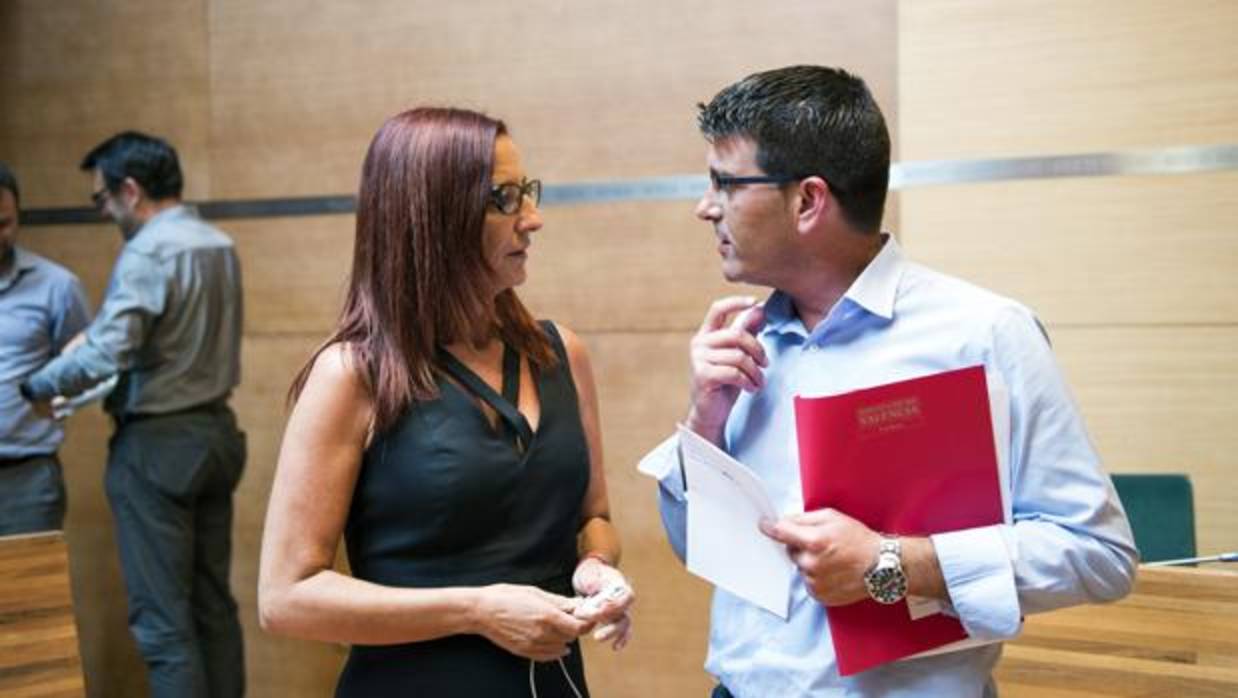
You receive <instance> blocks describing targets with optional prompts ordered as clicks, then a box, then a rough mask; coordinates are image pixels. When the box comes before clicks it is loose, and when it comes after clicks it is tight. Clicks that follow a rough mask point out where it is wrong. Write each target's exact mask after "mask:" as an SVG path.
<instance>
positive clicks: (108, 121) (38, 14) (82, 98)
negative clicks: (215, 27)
mask: <svg viewBox="0 0 1238 698" xmlns="http://www.w3.org/2000/svg"><path fill="white" fill-rule="evenodd" d="M0 12H2V13H3V15H0V16H2V17H3V19H4V21H3V23H0V26H3V27H4V29H5V31H4V34H5V40H4V41H3V42H0V94H2V95H3V98H2V99H0V103H3V105H4V107H3V108H2V109H0V160H4V161H6V162H8V163H9V165H11V166H12V167H13V168H14V169H16V170H17V172H18V174H19V176H20V177H21V184H22V196H23V203H24V204H25V206H27V207H34V206H82V205H86V204H88V203H89V201H90V190H91V184H90V179H89V176H88V175H85V174H83V173H80V172H78V169H77V166H78V163H80V162H81V160H82V156H83V155H85V154H86V152H87V151H88V150H89V149H90V148H92V147H93V146H94V145H95V144H97V143H99V142H100V141H102V140H103V139H104V138H107V137H108V136H111V135H112V134H114V133H116V132H118V131H121V130H126V129H137V130H140V131H147V132H150V133H153V134H156V135H160V136H163V137H165V138H168V139H169V140H170V141H171V142H172V143H173V144H174V145H175V146H176V147H177V150H178V151H179V153H180V157H181V165H182V167H183V168H184V169H185V180H186V188H185V194H186V196H187V197H189V198H203V197H206V196H209V195H210V191H209V189H208V186H209V184H210V178H209V176H208V171H209V161H208V152H207V151H208V140H207V139H208V136H209V132H210V129H209V128H208V119H209V118H210V108H209V102H210V95H209V92H208V72H207V71H208V63H207V24H206V0H175V1H174V2H166V1H165V0H124V1H123V2H122V1H120V0H102V1H99V2H83V1H81V0H78V1H76V2H51V3H48V2H39V0H13V1H12V2H5V3H2V5H0Z"/></svg>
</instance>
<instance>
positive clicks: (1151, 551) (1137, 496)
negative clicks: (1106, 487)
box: [1113, 473, 1196, 562]
mask: <svg viewBox="0 0 1238 698" xmlns="http://www.w3.org/2000/svg"><path fill="white" fill-rule="evenodd" d="M1113 484H1114V486H1115V487H1117V490H1118V497H1119V498H1120V499H1121V500H1122V506H1123V507H1125V508H1126V516H1127V518H1129V519H1130V522H1131V529H1132V530H1133V531H1134V533H1135V547H1137V548H1139V556H1140V557H1141V558H1142V559H1143V562H1156V561H1157V560H1175V559H1178V558H1184V557H1195V554H1196V553H1195V501H1194V497H1193V496H1192V494H1191V481H1190V479H1189V478H1187V476H1186V475H1183V474H1181V473H1165V474H1160V473H1158V474H1146V473H1137V474H1136V473H1127V474H1117V475H1114V476H1113Z"/></svg>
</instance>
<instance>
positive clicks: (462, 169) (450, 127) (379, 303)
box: [289, 107, 556, 431]
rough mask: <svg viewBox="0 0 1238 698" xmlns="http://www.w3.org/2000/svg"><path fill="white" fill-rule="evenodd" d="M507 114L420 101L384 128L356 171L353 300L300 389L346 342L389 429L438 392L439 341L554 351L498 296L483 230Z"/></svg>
mask: <svg viewBox="0 0 1238 698" xmlns="http://www.w3.org/2000/svg"><path fill="white" fill-rule="evenodd" d="M506 134H507V127H506V126H505V125H504V124H503V122H502V121H499V120H497V119H492V118H490V117H488V116H485V115H484V114H479V113H477V112H473V111H468V110H464V109H449V108H431V107H423V108H418V109H412V110H409V111H406V112H403V113H400V114H396V115H395V116H393V117H391V118H390V119H388V120H387V121H386V123H384V124H383V125H382V127H381V128H379V129H378V133H376V134H375V135H374V139H373V140H372V141H371V142H370V147H369V150H368V152H367V153H366V156H365V164H364V165H363V166H362V168H361V184H360V189H359V191H358V193H357V231H356V239H355V242H354V246H353V264H352V273H351V276H350V279H349V284H348V296H347V298H346V299H345V301H344V308H343V310H342V312H341V313H340V319H339V321H338V323H337V325H336V328H335V331H334V332H333V333H332V334H331V336H330V337H329V338H328V339H327V341H326V342H324V343H323V345H322V346H321V347H319V348H318V350H317V351H315V352H314V355H313V356H312V357H311V358H310V360H309V361H308V362H307V363H306V365H305V366H303V367H302V368H301V370H300V371H299V372H298V374H297V376H296V378H295V379H294V381H293V384H292V388H291V390H290V391H289V396H290V398H291V399H292V400H296V398H297V397H298V396H299V395H300V392H301V390H302V388H304V386H305V382H306V380H307V379H308V378H309V373H310V370H311V369H312V368H313V365H314V361H316V360H317V358H318V355H319V354H320V353H322V351H323V349H325V348H326V347H328V346H330V345H332V344H335V343H337V342H338V343H344V344H346V345H347V346H348V347H349V350H350V352H351V354H352V358H353V359H354V360H355V361H356V362H357V365H358V366H359V367H361V368H362V369H363V370H364V378H365V380H366V382H367V387H368V388H369V390H370V393H371V397H372V398H373V401H374V421H375V424H374V426H375V429H376V430H377V431H382V430H384V429H386V428H387V427H389V426H391V425H392V424H393V423H394V422H395V421H396V419H398V418H399V416H400V415H401V414H402V413H403V412H404V411H405V410H406V409H407V408H408V406H409V404H411V403H412V402H413V401H415V400H432V399H435V398H437V397H438V386H437V384H436V383H435V371H436V366H437V358H436V357H437V351H438V348H439V347H441V346H444V345H446V344H450V343H452V342H458V341H473V342H475V341H477V339H478V338H479V337H493V336H496V335H497V336H498V337H499V338H500V339H501V340H502V341H503V342H505V343H507V344H508V345H510V346H512V347H514V348H515V349H516V350H518V351H519V352H520V353H521V354H524V355H525V356H527V357H528V358H529V361H530V362H531V363H532V364H533V365H534V366H536V367H539V368H546V367H549V366H552V365H553V364H554V363H555V361H556V359H555V354H554V351H553V350H552V349H551V346H550V342H549V340H548V339H547V337H546V334H545V333H544V332H543V331H542V329H541V328H540V327H539V326H538V324H537V322H536V321H535V320H534V319H533V317H532V315H530V313H529V311H528V310H527V309H526V308H525V307H524V304H522V303H521V302H520V299H519V298H518V297H517V296H516V293H515V291H513V290H511V289H508V290H506V291H504V292H502V293H500V294H499V295H498V296H497V297H491V296H490V293H491V292H490V291H489V289H490V288H491V286H490V284H489V283H488V281H489V279H490V278H491V274H492V273H493V272H492V270H491V269H490V267H489V265H488V264H487V262H486V259H485V256H484V254H483V249H482V228H483V224H484V222H485V216H486V205H487V204H486V202H487V197H488V195H489V192H490V187H491V176H492V174H493V170H494V142H495V140H496V139H497V138H498V137H499V136H502V135H506Z"/></svg>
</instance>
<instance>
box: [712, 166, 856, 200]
mask: <svg viewBox="0 0 1238 698" xmlns="http://www.w3.org/2000/svg"><path fill="white" fill-rule="evenodd" d="M814 176H815V177H821V175H810V174H808V175H745V176H742V177H733V176H731V175H724V174H718V173H717V172H714V171H713V170H710V171H709V183H710V185H711V186H712V187H713V190H714V191H716V192H721V193H723V194H729V193H731V192H732V191H733V190H734V189H735V187H738V186H742V185H744V184H777V185H780V186H781V185H783V184H790V183H791V182H798V181H800V180H802V179H808V178H809V177H814ZM821 179H825V183H826V184H828V185H830V189H831V190H833V191H842V190H841V189H839V188H838V187H836V186H834V183H833V182H831V181H830V180H828V179H826V178H825V177H821Z"/></svg>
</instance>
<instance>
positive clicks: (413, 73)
mask: <svg viewBox="0 0 1238 698" xmlns="http://www.w3.org/2000/svg"><path fill="white" fill-rule="evenodd" d="M894 8H895V5H894V3H893V2H892V1H890V0H883V1H882V2H872V3H865V4H864V5H862V6H856V5H855V4H853V3H847V2H829V3H822V2H816V1H814V0H795V1H794V2H782V3H776V4H772V5H767V6H763V7H761V9H760V11H747V10H746V11H720V10H719V7H718V6H717V5H716V3H709V2H704V1H703V0H692V1H690V2H677V3H656V2H633V3H618V4H615V3H611V4H608V5H606V6H605V8H604V9H603V8H599V7H598V6H595V5H591V4H588V3H564V2H549V1H547V2H532V3H515V4H494V3H487V2H480V1H477V0H472V1H469V2H457V3H447V4H444V3H433V2H430V1H429V0H417V1H416V2H407V1H403V0H381V1H380V2H370V3H365V4H350V3H318V4H316V5H315V7H314V10H313V11H311V12H300V11H294V9H293V7H292V6H291V5H289V4H286V3H251V2H245V1H244V0H216V1H215V2H212V3H211V5H210V14H211V95H212V102H211V109H212V115H213V116H212V130H211V143H212V153H213V155H214V157H215V160H214V163H213V164H214V166H215V168H216V169H212V176H213V181H212V185H213V188H214V191H215V192H216V195H218V196H221V197H238V196H270V195H288V194H319V193H323V192H351V191H354V190H355V188H356V177H357V172H358V171H359V169H360V162H361V159H362V157H363V155H364V152H365V147H366V145H367V144H368V142H369V139H370V137H371V135H372V134H373V133H374V131H375V130H377V128H378V126H379V125H380V124H381V122H382V121H383V119H385V118H386V117H388V116H390V115H392V114H394V113H396V112H398V111H400V110H402V109H404V108H406V107H408V106H412V105H416V104H422V103H433V104H456V105H462V106H468V107H471V108H475V109H481V110H483V111H488V112H490V113H493V114H494V115H496V116H499V117H502V118H504V119H505V120H506V121H507V122H508V124H509V125H510V126H511V127H512V129H513V131H514V133H515V137H516V139H517V141H518V142H519V143H521V144H522V145H523V146H524V147H525V150H526V156H527V157H529V158H530V160H531V161H532V162H535V163H536V166H537V171H538V173H539V175H540V176H541V177H542V178H544V179H546V180H547V181H549V182H557V181H572V180H581V179H613V178H631V177H639V176H648V175H655V174H681V173H683V172H696V171H702V170H703V162H704V151H703V150H702V148H701V145H700V140H699V137H698V136H697V134H696V129H695V123H694V118H695V106H694V105H695V104H696V103H697V102H698V101H701V100H708V99H709V98H710V97H711V96H713V94H714V93H715V92H716V91H717V90H718V89H720V88H721V87H722V86H724V85H725V84H727V83H729V82H731V81H732V80H734V79H736V78H738V77H741V76H743V75H745V74H747V73H750V72H754V71H756V70H761V69H765V68H770V67H775V66H779V65H784V64H789V63H795V62H825V63H838V64H842V65H846V66H850V67H852V68H853V69H855V70H856V71H858V72H859V73H860V74H861V75H864V76H865V77H866V78H868V79H869V80H870V82H871V83H872V85H873V89H874V92H875V93H876V94H877V95H878V97H879V99H880V100H881V102H882V104H883V105H884V106H885V108H886V109H887V111H888V112H889V113H890V114H894V113H895V112H896V108H895V105H894V101H893V100H894V99H895V89H894V82H893V77H894V65H895V60H896V55H895V53H894V51H893V48H894V24H893V22H894ZM290 57H295V60H289V58H290Z"/></svg>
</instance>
